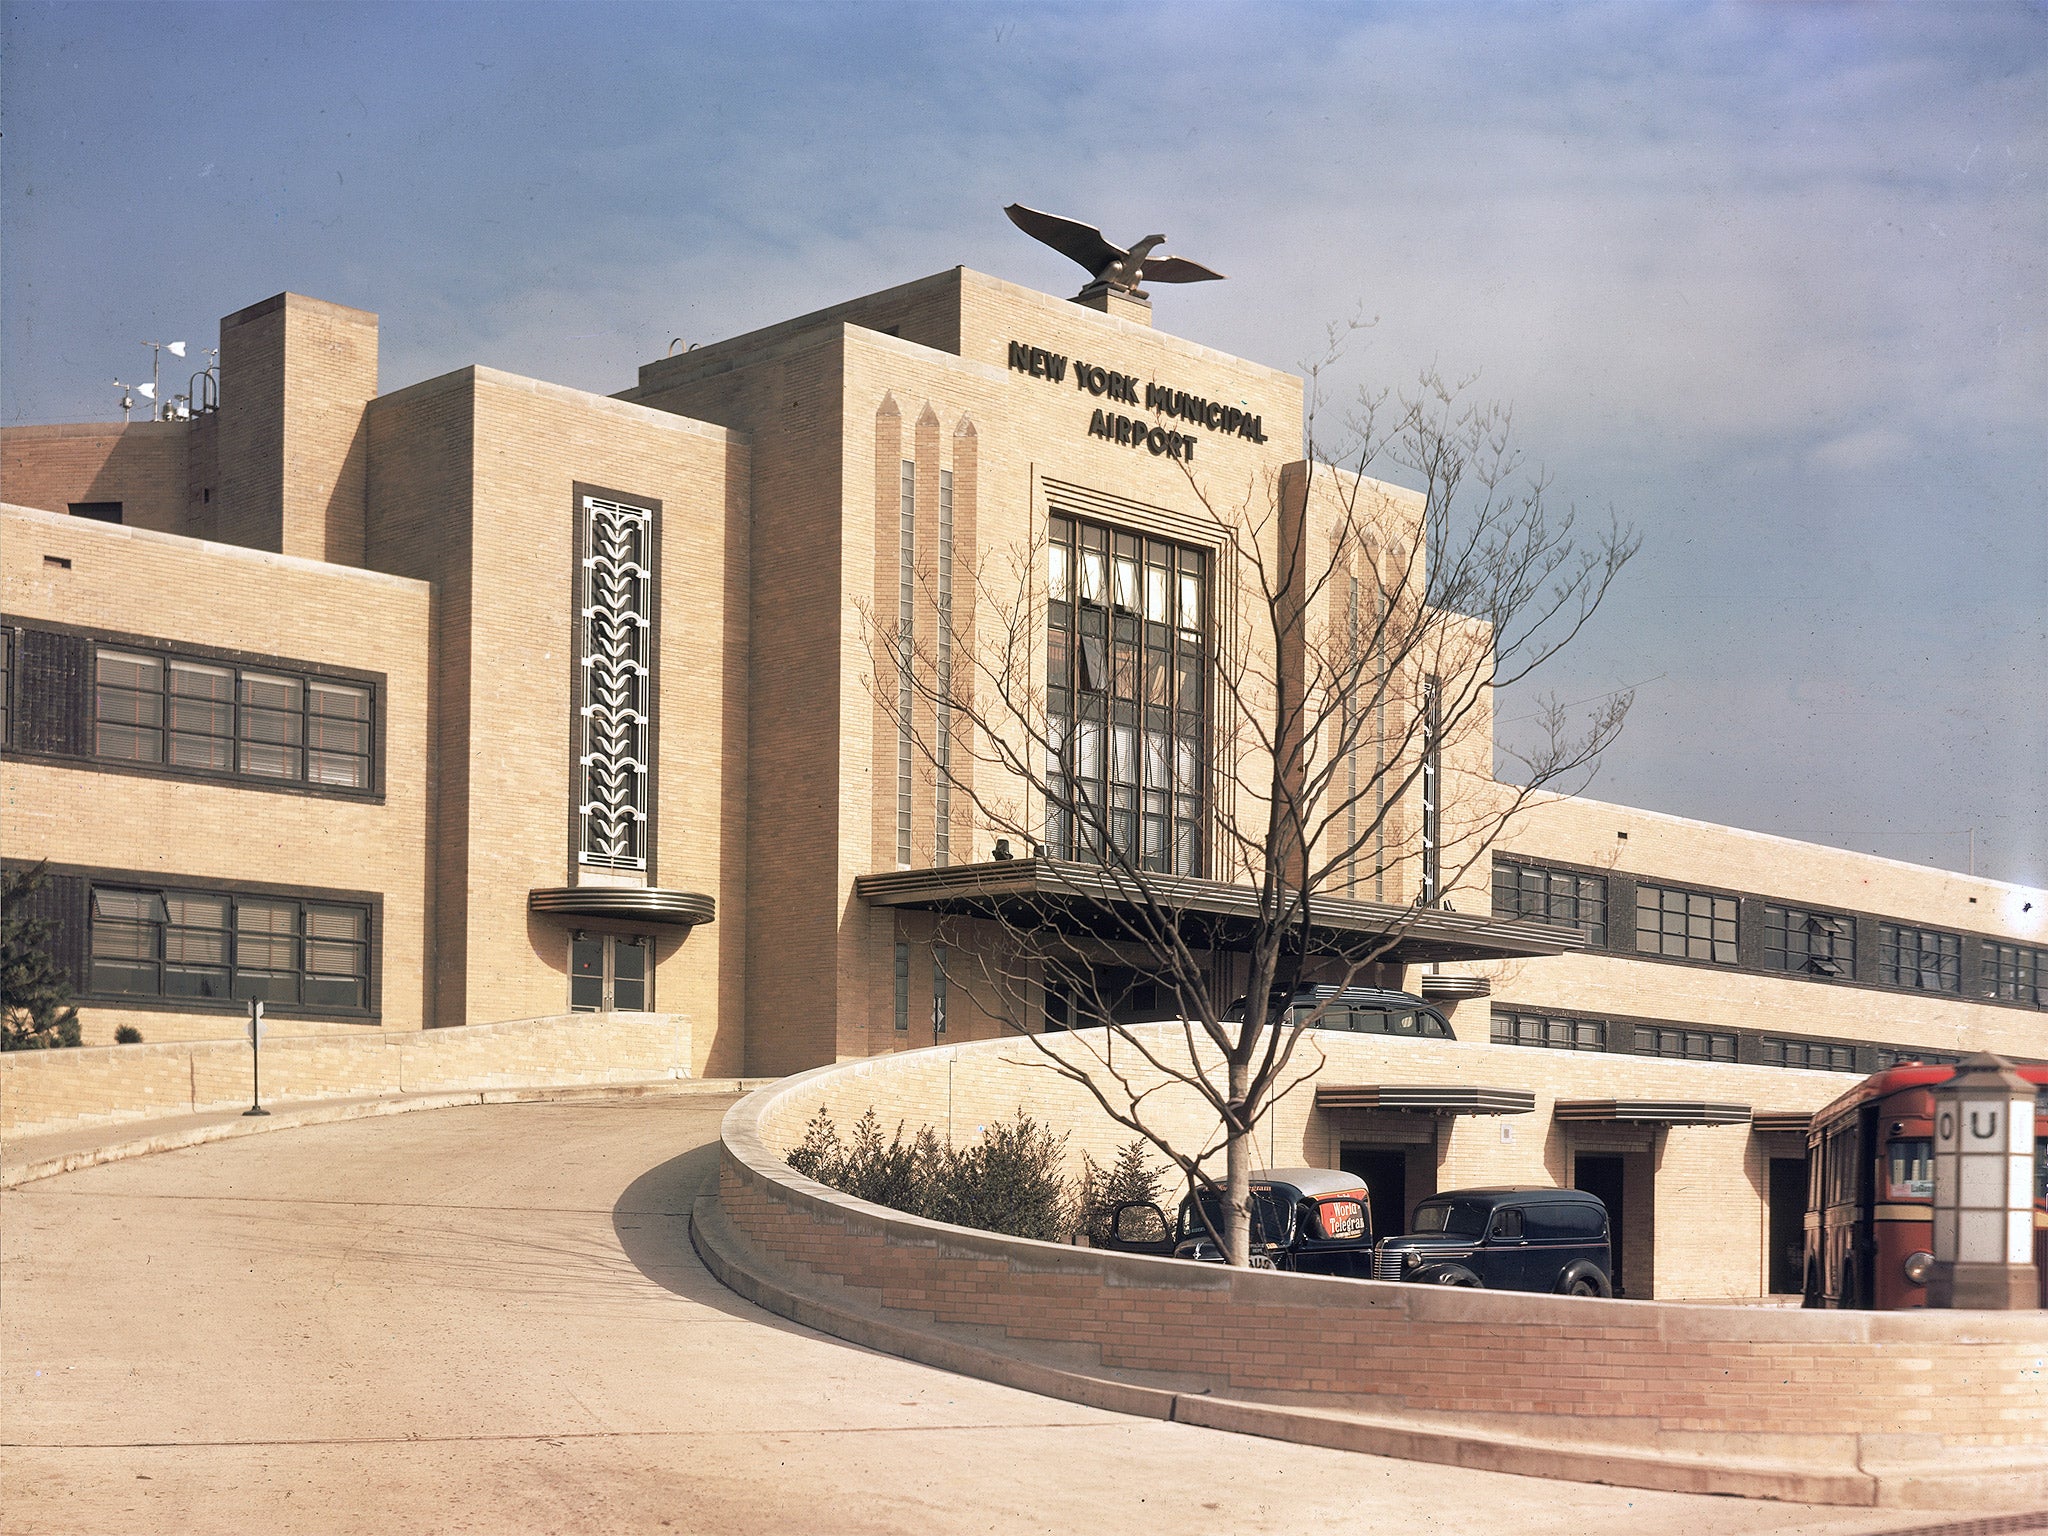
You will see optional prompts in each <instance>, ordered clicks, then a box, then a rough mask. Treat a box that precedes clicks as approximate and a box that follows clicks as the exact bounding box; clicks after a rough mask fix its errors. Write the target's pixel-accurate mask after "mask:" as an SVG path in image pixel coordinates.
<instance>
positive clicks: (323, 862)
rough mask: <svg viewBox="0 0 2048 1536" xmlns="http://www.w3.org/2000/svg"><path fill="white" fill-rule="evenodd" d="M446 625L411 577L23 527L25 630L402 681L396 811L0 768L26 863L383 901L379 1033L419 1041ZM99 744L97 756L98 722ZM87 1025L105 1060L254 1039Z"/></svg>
mask: <svg viewBox="0 0 2048 1536" xmlns="http://www.w3.org/2000/svg"><path fill="white" fill-rule="evenodd" d="M53 562H64V563H53ZM428 609H429V593H428V590H427V587H426V585H425V584H424V583H421V582H416V581H408V580H405V579H403V578H401V577H396V576H387V575H381V574H378V573H374V572H369V571H355V570H347V569H344V568H341V567H338V566H331V565H322V564H318V563H315V562H313V561H308V560H300V559H295V558H293V557H291V556H288V555H275V554H268V553H263V552H259V551H255V550H247V549H237V548H230V547H228V546H224V545H218V544H205V543H201V542H199V541H198V540H194V539H188V538H180V537H175V536H171V535H165V534H159V533H149V532H145V531H142V530H138V529H132V528H125V527H124V528H116V527H110V526H108V525H106V524H103V523H94V522H88V521H86V520H84V519H81V518H73V517H63V516H52V515H51V514H49V513H45V512H37V511H31V510H27V509H23V508H8V509H6V511H5V512H4V514H0V610H4V611H5V613H6V614H7V615H8V617H9V618H10V620H12V621H14V622H17V623H24V624H27V625H30V626H34V625H36V624H37V623H39V622H42V623H49V624H52V625H59V626H62V625H70V626H76V627H80V628H84V629H88V630H93V631H98V632H102V633H113V634H118V635H130V636H136V637H139V638H141V639H143V640H147V641H153V642H161V643H163V644H164V645H167V646H170V647H173V648H175V647H177V646H179V645H190V646H195V647H220V648H223V649H227V650H231V651H234V652H237V653H241V654H245V655H249V656H255V657H262V658H271V659H274V660H275V661H276V663H277V664H279V665H289V664H290V663H292V662H295V661H296V662H302V663H308V664H311V665H314V666H333V667H345V668H349V669H351V670H353V671H356V672H364V673H371V674H377V675H381V677H382V678H383V682H384V686H383V691H382V695H381V697H382V709H383V719H382V720H381V722H379V724H380V735H381V737H382V744H383V771H384V777H383V792H382V794H381V795H379V796H369V797H358V796H339V795H320V794H314V793H308V792H305V791H303V790H300V789H295V788H294V787H293V786H289V785H278V786H275V787H273V786H270V785H268V784H265V783H262V782H256V781H251V780H247V779H227V778H207V777H199V776H195V775H175V774H167V773H157V772H138V773H123V772H116V771H114V770H113V769H111V768H103V767H102V766H100V765H98V764H95V763H93V762H91V761H90V760H89V759H87V760H79V761H64V760H54V759H47V758H38V759H32V758H24V757H21V756H18V755H16V756H10V758H9V760H8V761H7V763H6V764H5V766H4V769H0V842H4V846H5V849H6V853H7V857H8V859H9V860H10V861H15V860H34V859H48V860H49V861H50V862H51V863H52V864H55V865H66V866H72V867H75V868H79V869H86V870H113V871H123V872H127V873H129V874H131V875H134V876H139V877H144V878H147V877H151V876H161V877H162V878H163V879H164V881H165V883H166V884H175V883H177V882H178V881H179V880H183V879H201V880H209V881H220V882H226V883H228V884H230V885H234V884H236V883H246V884H252V885H258V886H263V885H268V886H277V887H295V888H301V889H304V890H308V891H334V892H349V893H363V894H367V895H370V896H372V897H374V898H376V900H377V901H378V903H379V904H380V906H381V914H382V922H381V928H382V932H381V943H380V944H379V946H378V951H377V954H376V957H375V962H374V963H375V964H376V966H377V967H378V968H379V971H380V973H381V1008H380V1009H379V1011H378V1013H377V1014H376V1016H375V1017H373V1018H372V1019H370V1020H369V1021H367V1023H366V1025H365V1026H364V1027H366V1028H369V1029H376V1028H378V1027H379V1026H381V1027H383V1028H387V1029H407V1030H410V1029H418V1028H419V1027H420V1026H421V1024H422V1023H423V1022H424V1019H423V1006H422V997H423V990H424V986H425V977H426V970H425V956H424V954H423V951H422V945H421V934H422V930H423V926H424V895H425V893H424V884H425V868H424V865H423V861H422V859H421V856H420V849H421V845H422V841H423V838H424V829H425V825H426V804H427V795H426V785H425V782H424V778H423V774H422V772H421V767H422V763H423V760H424V756H425V743H426V736H427V657H428V651H427V620H428ZM85 736H86V740H87V742H88V743H89V741H90V736H91V723H90V721H87V722H86V723H85ZM88 750H89V748H88ZM556 1006H559V1005H556ZM523 1011H524V1012H527V1013H533V1012H537V1011H538V1010H523ZM224 1016H225V1017H226V1018H227V1020H228V1022H227V1023H226V1024H223V1018H224ZM80 1018H81V1021H82V1023H83V1026H84V1033H85V1038H86V1040H87V1041H88V1043H111V1041H112V1038H113V1031H114V1029H115V1028H116V1027H117V1026H118V1025H120V1024H123V1023H132V1024H135V1025H137V1026H138V1027H139V1028H141V1030H142V1032H143V1036H144V1038H145V1039H146V1040H151V1041H156V1040H170V1039H210V1038H216V1037H218V1036H219V1035H221V1034H223V1033H226V1032H229V1031H231V1030H232V1029H233V1028H234V1027H235V1025H234V1022H233V1012H232V1010H230V1011H229V1012H228V1013H227V1014H226V1015H223V1013H222V1012H220V1011H211V1012H208V1011H201V1010H194V1011H191V1012H178V1011H173V1010H163V1009H148V1010H132V1009H125V1008H119V1007H107V1008H102V1007H95V1006H88V1007H86V1008H84V1009H82V1010H81V1013H80ZM283 1023H284V1021H282V1020H280V1024H283ZM287 1027H288V1026H287Z"/></svg>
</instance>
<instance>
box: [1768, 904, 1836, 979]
mask: <svg viewBox="0 0 2048 1536" xmlns="http://www.w3.org/2000/svg"><path fill="white" fill-rule="evenodd" d="M1762 929H1763V937H1762V947H1761V949H1760V951H1759V953H1760V954H1761V956H1762V965H1763V969H1765V970H1766V971H1776V972H1780V973H1782V974H1785V975H1790V976H1811V977H1817V978H1819V979H1821V980H1823V981H1854V980H1855V979H1856V919H1855V918H1853V917H1851V916H1849V915H1848V914H1846V913H1842V912H1830V911H1827V910H1825V909H1822V908H1819V907H1795V906H1793V905H1792V904H1791V903H1789V902H1777V901H1766V902H1764V903H1763V923H1762ZM1774 941H1775V942H1774Z"/></svg>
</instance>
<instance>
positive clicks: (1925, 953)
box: [1877, 922, 1964, 998]
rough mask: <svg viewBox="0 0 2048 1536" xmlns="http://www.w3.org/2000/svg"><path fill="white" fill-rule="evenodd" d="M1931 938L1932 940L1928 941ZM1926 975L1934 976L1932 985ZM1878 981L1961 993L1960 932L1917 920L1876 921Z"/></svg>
mask: <svg viewBox="0 0 2048 1536" xmlns="http://www.w3.org/2000/svg"><path fill="white" fill-rule="evenodd" d="M1909 940H1910V948H1909V947H1908V941H1909ZM1930 940H1932V941H1933V942H1932V944H1931V945H1930V944H1929V942H1928V941H1930ZM1930 955H1931V956H1932V958H1933V966H1932V968H1931V970H1930V968H1929V966H1928V964H1927V959H1928V957H1929V956H1930ZM1909 962H1910V963H1909ZM1929 975H1932V976H1933V977H1934V985H1932V986H1930V985H1928V983H1927V981H1926V979H1925V978H1926V977H1928V976H1929ZM1877 981H1878V984H1879V985H1880V986H1886V987H1896V988H1900V989H1902V990H1905V991H1908V992H1933V993H1936V994H1938V995H1940V996H1943V997H1957V998H1960V997H1962V996H1963V995H1964V994H1963V938H1962V935H1961V934H1959V933H1951V932H1949V931H1947V930H1946V929H1941V928H1922V927H1921V926H1920V925H1919V924H1917V923H1886V922H1881V923H1879V924H1878V925H1877Z"/></svg>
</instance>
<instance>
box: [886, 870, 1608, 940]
mask: <svg viewBox="0 0 2048 1536" xmlns="http://www.w3.org/2000/svg"><path fill="white" fill-rule="evenodd" d="M854 889H855V890H856V891H858V892H859V894H860V896H861V898H862V899H863V900H865V901H867V902H868V903H869V904H870V905H873V906H878V907H902V908H908V909H911V910H914V911H924V912H939V913H944V914H947V915H950V916H954V917H984V918H998V919H1001V920H1003V921H1007V922H1020V921H1021V922H1031V923H1048V924H1053V925H1055V926H1057V927H1059V928H1061V929H1062V930H1064V931H1067V932H1071V933H1075V934H1086V935H1090V936H1093V937H1097V938H1102V939H1116V938H1118V937H1121V936H1124V935H1125V934H1126V933H1127V931H1128V930H1127V929H1126V927H1125V923H1126V921H1127V918H1128V916H1129V915H1133V914H1135V913H1136V912H1137V911H1138V910H1139V909H1140V908H1141V907H1142V906H1143V905H1144V904H1145V902H1146V899H1147V894H1148V893H1149V895H1150V896H1151V897H1152V898H1154V899H1156V900H1157V901H1159V902H1160V903H1161V904H1162V905H1164V906H1165V907H1167V908H1169V909H1170V910H1171V912H1172V913H1173V915H1174V919H1175V920H1176V921H1177V922H1178V923H1179V924H1180V925H1181V932H1182V933H1183V934H1184V935H1185V936H1186V938H1187V940H1188V941H1189V942H1190V943H1192V944H1195V945H1197V946H1200V947H1206V948H1210V949H1223V950H1227V949H1230V948H1232V947H1234V946H1235V945H1236V944H1237V943H1239V942H1241V941H1242V940H1243V938H1244V937H1245V936H1246V935H1248V934H1249V932H1250V929H1251V926H1252V923H1253V921H1254V920H1255V918H1256V916H1257V912H1258V896H1259V893H1258V891H1257V890H1255V889H1254V888H1252V887H1250V886H1243V885H1229V884H1226V883H1225V882H1223V881H1220V880H1202V879H1196V878H1193V877H1190V876H1179V875H1148V876H1146V879H1145V890H1144V891H1140V890H1139V889H1138V888H1137V887H1136V886H1135V884H1134V883H1133V882H1132V881H1130V880H1129V879H1127V878H1119V876H1118V875H1117V874H1116V873H1115V872H1114V871H1112V870H1109V869H1105V868H1103V867H1102V866H1100V865H1096V864H1080V863H1069V862H1067V861H1065V860H1059V859H994V860H991V861H989V862H987V863H983V864H956V865H953V866H951V867H949V868H946V869H902V870H894V871H890V872H887V873H884V874H875V875H862V876H860V877H859V878H858V879H856V880H855V881H854ZM1120 913H1121V914H1123V915H1120ZM1309 915H1310V940H1311V944H1312V946H1313V947H1314V948H1315V949H1316V950H1317V951H1319V952H1322V953H1329V954H1345V953H1363V952H1365V951H1368V950H1370V951H1374V952H1375V953H1374V955H1373V958H1376V959H1378V960H1380V961H1382V962H1384V963H1386V964H1389V965H1416V964H1427V963H1429V962H1432V961H1438V960H1513V959H1529V958H1533V957H1536V956H1540V955H1562V954H1569V953H1572V952H1574V951H1576V950H1579V949H1583V948H1584V947H1585V943H1586V938H1585V935H1584V934H1583V933H1581V932H1580V931H1579V930H1578V929H1576V928H1563V927H1558V926H1556V925H1554V924H1551V923H1533V922H1527V921H1524V920H1520V919H1509V918H1494V917H1480V916H1477V915H1472V914H1467V913H1463V912H1452V911H1448V910H1446V909H1444V908H1442V907H1399V906H1389V905H1386V904H1384V903H1381V902H1373V901H1351V900H1346V899H1342V898H1338V897H1334V896H1318V897H1316V898H1315V900H1314V901H1313V902H1312V903H1311V906H1310V913H1309ZM1382 944H1384V946H1385V947H1384V949H1382V948H1381V945H1382Z"/></svg>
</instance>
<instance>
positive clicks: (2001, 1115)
mask: <svg viewBox="0 0 2048 1536" xmlns="http://www.w3.org/2000/svg"><path fill="white" fill-rule="evenodd" d="M1967 1113H1968V1115H1969V1120H1970V1136H1969V1139H1970V1140H1971V1141H1981V1142H1984V1143H1987V1144H1989V1145H1993V1146H1995V1145H1997V1144H1998V1143H1999V1142H2002V1141H2003V1140H2005V1111H2004V1110H2003V1109H2002V1108H2001V1107H2000V1106H1999V1105H1996V1104H1972V1105H1971V1106H1970V1107H1969V1110H1968V1111H1967Z"/></svg>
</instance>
